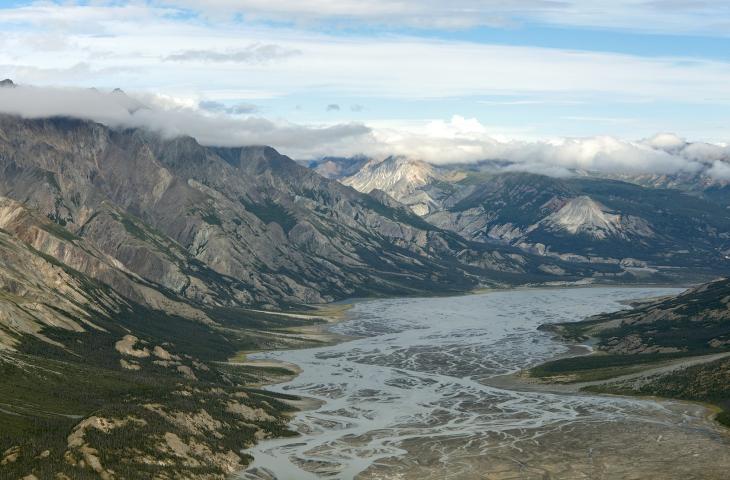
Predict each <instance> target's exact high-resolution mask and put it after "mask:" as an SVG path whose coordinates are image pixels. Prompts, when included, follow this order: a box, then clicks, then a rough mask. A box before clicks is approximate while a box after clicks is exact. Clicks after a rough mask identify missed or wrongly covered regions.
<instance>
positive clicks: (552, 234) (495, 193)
mask: <svg viewBox="0 0 730 480" xmlns="http://www.w3.org/2000/svg"><path fill="white" fill-rule="evenodd" d="M515 167H516V165H514V164H511V163H509V162H494V161H491V162H477V163H475V164H464V165H431V164H425V163H424V162H418V161H415V160H412V159H407V158H404V157H391V158H388V159H386V160H383V161H377V160H371V161H370V162H369V163H367V164H366V165H364V166H363V167H361V169H360V170H359V171H358V172H357V173H355V174H353V175H351V176H349V177H345V178H342V179H341V181H342V182H343V183H345V184H347V185H351V186H353V187H355V188H357V189H358V190H361V191H363V192H367V191H370V190H373V189H378V190H382V191H384V192H385V193H386V194H388V195H390V196H392V197H393V198H394V199H395V200H397V201H400V202H402V203H404V204H406V205H408V206H409V207H410V208H411V210H412V211H413V212H414V213H417V214H419V215H420V216H422V218H423V219H424V220H426V221H428V222H429V223H431V224H433V225H435V226H437V227H439V228H443V229H447V230H452V231H454V232H457V233H459V234H460V235H461V236H463V237H465V238H467V239H470V240H475V241H479V242H485V243H494V242H498V243H502V244H507V245H512V246H515V247H518V248H520V249H521V250H523V251H525V252H530V253H534V254H538V255H544V256H551V257H554V258H561V259H563V260H567V261H571V260H575V261H581V262H584V261H598V262H615V263H619V264H624V265H626V266H629V265H633V266H634V267H639V268H641V269H643V270H644V273H646V274H647V275H649V276H651V272H652V271H658V270H662V269H664V270H667V269H671V268H673V267H683V268H690V269H693V270H694V271H696V272H700V274H701V275H705V278H708V277H712V276H713V275H716V274H724V273H727V272H729V271H730V262H729V261H728V258H729V257H728V254H730V211H729V210H728V209H727V208H726V207H727V206H728V205H730V194H729V193H730V192H728V191H726V190H725V187H724V186H723V182H722V181H717V182H713V183H712V184H711V185H709V184H707V183H706V182H703V180H702V179H701V178H694V180H692V181H694V182H696V184H692V183H691V182H690V179H688V178H684V177H682V178H684V180H683V181H682V182H679V180H678V183H677V184H676V185H675V187H676V188H664V187H665V186H666V185H667V184H668V183H667V182H669V177H668V176H664V177H663V178H664V180H665V181H663V182H660V183H659V184H657V185H656V186H655V185H652V184H651V182H650V181H649V180H648V177H647V176H634V177H631V176H619V175H600V174H596V173H588V172H575V175H574V176H571V177H564V178H557V177H549V176H545V175H539V174H533V173H526V172H516V171H511V169H512V168H515ZM615 177H622V180H617V179H616V178H615ZM624 177H625V178H624ZM676 178H677V179H679V178H680V176H677V177H676ZM407 179H410V180H407ZM632 179H633V180H634V181H631V182H629V181H626V180H632ZM657 181H658V180H657ZM636 272H637V273H638V270H637V271H636ZM701 272H704V273H701ZM685 273H686V272H685Z"/></svg>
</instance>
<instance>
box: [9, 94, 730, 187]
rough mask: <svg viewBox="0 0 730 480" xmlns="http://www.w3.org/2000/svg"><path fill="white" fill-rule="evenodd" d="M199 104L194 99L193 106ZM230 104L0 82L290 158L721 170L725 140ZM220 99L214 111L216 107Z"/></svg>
mask: <svg viewBox="0 0 730 480" xmlns="http://www.w3.org/2000/svg"><path fill="white" fill-rule="evenodd" d="M201 105H202V108H201ZM231 108H234V107H226V106H225V105H223V104H217V103H216V102H211V101H207V102H206V101H203V102H200V101H199V100H196V99H195V98H181V97H175V96H166V95H160V94H144V93H143V94H137V95H130V96H128V95H126V94H124V93H123V92H121V91H116V92H101V91H98V90H95V89H79V88H49V87H30V86H18V87H16V88H0V113H5V114H13V115H20V116H23V117H26V118H42V117H51V116H73V117H78V118H83V119H88V120H93V121H97V122H101V123H104V124H106V125H109V126H111V127H125V128H129V127H132V128H146V129H150V130H152V131H157V132H160V133H161V134H163V135H166V136H177V135H190V136H193V137H195V138H196V139H197V140H198V141H199V142H200V143H202V144H204V145H218V146H239V145H271V146H273V147H275V148H277V149H279V150H281V151H282V152H283V153H285V154H288V155H290V156H292V157H294V158H302V159H303V158H313V157H320V156H325V155H355V154H366V155H369V156H372V157H386V156H389V155H404V156H407V157H411V158H417V159H421V160H425V161H428V162H431V163H436V164H440V163H455V162H473V161H478V160H507V161H509V162H512V165H511V166H510V167H509V168H511V169H514V170H526V171H532V172H538V173H545V174H549V175H566V174H568V173H569V172H570V171H573V170H576V169H577V170H588V171H599V172H610V173H659V174H664V173H678V172H695V173H702V172H704V173H705V174H706V175H709V176H712V177H713V178H718V179H730V164H728V162H729V161H730V147H728V146H726V145H715V144H709V143H697V142H695V143H691V142H685V141H684V140H683V139H681V138H679V137H677V136H676V135H673V134H661V135H657V136H655V137H652V138H649V139H645V140H640V141H635V142H631V141H625V140H621V139H618V138H614V137H609V136H597V137H588V138H558V139H550V140H542V141H527V140H523V139H515V138H512V139H510V138H505V137H499V136H495V135H492V134H491V133H490V128H489V127H487V126H486V125H484V124H482V123H481V122H479V121H478V120H477V119H474V118H465V117H462V116H458V115H456V116H454V117H452V118H451V119H450V120H449V121H443V120H435V121H430V122H410V123H405V124H400V125H399V124H397V123H396V124H391V125H376V126H374V127H369V126H366V125H364V124H361V123H342V124H330V125H317V126H306V125H297V124H294V123H291V122H286V121H272V120H269V119H265V118H261V117H255V116H238V115H237V116H234V117H232V116H230V115H228V114H226V113H225V112H228V111H229V110H230V109H231ZM221 109H223V111H222V112H223V113H221Z"/></svg>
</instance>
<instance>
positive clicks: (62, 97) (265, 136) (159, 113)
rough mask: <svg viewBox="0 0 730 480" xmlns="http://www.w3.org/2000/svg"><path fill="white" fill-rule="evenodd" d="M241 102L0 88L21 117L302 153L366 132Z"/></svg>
mask: <svg viewBox="0 0 730 480" xmlns="http://www.w3.org/2000/svg"><path fill="white" fill-rule="evenodd" d="M211 107H213V108H211ZM245 107H246V106H245V105H244V107H241V106H240V105H236V106H233V107H226V106H224V105H222V104H215V105H213V104H212V103H211V102H209V101H207V102H206V101H203V102H192V101H184V100H180V99H176V98H172V97H166V96H162V95H150V94H140V95H134V96H130V95H127V94H126V93H124V92H122V91H121V90H115V91H113V92H101V91H99V90H96V89H78V88H48V87H32V86H17V87H15V88H7V87H6V88H0V113H5V114H12V115H20V116H21V117H24V118H44V117H54V116H68V117H76V118H82V119H86V120H93V121H95V122H99V123H102V124H104V125H108V126H110V127H114V128H117V127H121V128H145V129H149V130H152V131H155V132H159V133H161V134H163V135H165V136H167V137H175V136H179V135H190V136H192V137H194V138H196V139H197V140H198V141H199V142H200V143H201V144H203V145H216V146H240V145H273V146H276V147H277V148H280V149H282V150H283V151H292V152H296V153H302V152H306V151H316V150H317V149H318V148H325V149H330V148H335V149H336V148H338V146H339V145H340V144H341V143H343V142H346V141H347V140H348V139H351V138H353V137H359V136H362V135H367V134H369V133H370V129H369V128H368V127H366V126H365V125H362V124H356V123H348V124H340V125H333V126H323V127H310V126H303V125H297V124H294V123H290V122H284V121H281V122H274V121H271V120H267V119H265V118H260V117H253V116H243V115H235V114H246V113H249V111H247V109H246V108H245ZM231 114H234V115H231Z"/></svg>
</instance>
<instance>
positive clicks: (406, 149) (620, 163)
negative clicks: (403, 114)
mask: <svg viewBox="0 0 730 480" xmlns="http://www.w3.org/2000/svg"><path fill="white" fill-rule="evenodd" d="M671 139H674V141H673V142H670V140H671ZM353 140H354V141H353V142H352V144H350V145H348V148H349V150H348V151H347V152H343V151H340V152H330V153H332V154H335V153H339V154H355V153H363V152H364V153H367V154H370V155H372V156H375V157H380V158H382V157H385V156H388V155H402V156H406V157H409V158H416V159H420V160H425V161H427V162H430V163H435V164H447V163H461V162H474V161H479V160H506V161H508V162H511V165H510V166H509V167H507V168H508V169H512V170H521V171H531V172H535V173H543V174H548V175H556V176H561V175H568V174H570V173H571V172H575V171H593V172H604V173H613V174H619V173H625V174H640V173H651V174H672V173H679V172H687V173H700V174H701V173H703V172H704V173H705V174H706V175H710V176H716V177H718V178H719V177H720V176H724V175H726V170H725V167H727V166H728V165H730V164H728V163H727V162H730V148H728V147H727V146H721V145H715V144H709V143H701V142H697V143H685V142H684V141H683V140H681V139H679V138H678V137H676V136H675V135H671V134H663V135H661V136H657V137H654V138H651V139H647V140H639V141H626V140H622V139H618V138H615V137H610V136H596V137H586V138H556V139H549V140H533V141H527V140H521V139H514V138H513V139H507V138H496V137H495V136H493V135H490V133H489V128H488V127H486V126H485V125H483V124H481V123H480V122H479V121H478V120H476V119H473V118H472V119H468V118H464V117H461V116H454V117H453V118H452V119H451V120H450V121H442V120H437V121H431V122H427V123H424V124H421V125H413V124H410V125H404V126H401V127H397V126H390V127H379V128H373V131H372V135H370V136H365V137H360V138H357V139H353ZM679 141H681V142H682V146H681V147H678V146H677V145H678V144H679ZM362 142H366V143H362ZM670 147H671V148H670ZM728 169H730V167H728ZM728 171H730V170H728ZM723 178H724V177H723Z"/></svg>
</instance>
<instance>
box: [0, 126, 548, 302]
mask: <svg viewBox="0 0 730 480" xmlns="http://www.w3.org/2000/svg"><path fill="white" fill-rule="evenodd" d="M0 172H1V173H2V174H1V175H0V195H2V196H5V197H8V198H11V199H14V200H16V201H18V202H21V203H22V204H23V205H25V206H27V207H29V208H32V209H34V210H36V211H38V212H39V213H40V214H41V215H45V216H47V217H48V218H49V219H51V220H52V221H53V222H55V223H56V224H57V225H58V227H59V228H61V229H63V230H64V231H66V232H68V235H71V236H75V237H79V238H80V239H83V240H84V241H85V242H86V243H88V244H89V245H93V247H94V249H96V250H97V251H98V253H99V254H103V255H106V256H107V257H108V258H111V259H114V260H116V261H117V262H118V263H119V266H120V268H122V267H123V269H126V270H127V271H129V272H132V273H134V274H136V275H137V276H139V277H140V278H141V279H143V280H144V281H145V282H148V283H150V284H152V285H153V286H154V288H158V289H161V290H164V291H166V292H168V293H169V294H170V295H172V296H177V297H180V298H182V299H185V300H186V301H189V302H192V303H196V304H201V305H206V306H235V305H250V304H259V305H282V304H293V303H319V302H327V301H331V300H333V299H335V298H342V297H346V296H353V295H370V294H377V293H385V292H387V293H389V294H408V293H417V292H424V291H434V290H435V291H439V292H443V291H449V290H453V291H458V290H464V289H469V288H473V287H474V286H476V285H478V284H480V282H487V283H488V282H489V281H498V282H499V281H503V280H504V279H503V278H502V276H501V274H502V273H539V272H540V270H539V267H540V265H541V264H542V263H545V261H544V260H535V259H533V258H530V257H529V256H527V255H524V254H519V253H517V252H516V251H511V250H509V249H504V248H501V247H494V246H492V247H487V246H484V245H483V244H478V243H475V242H469V241H467V240H464V239H462V238H461V237H460V236H458V235H455V234H453V233H451V232H448V231H445V230H442V229H440V228H437V227H434V226H433V225H431V224H429V223H427V222H424V221H423V220H422V219H421V218H419V217H418V216H416V215H414V214H413V213H411V212H409V211H408V210H407V209H405V208H403V207H402V206H401V205H399V204H398V203H397V202H392V201H391V200H389V199H385V198H384V197H378V196H377V195H374V196H371V195H364V194H361V193H358V192H357V191H355V190H353V189H351V188H348V187H346V186H343V185H341V184H340V183H338V182H336V181H331V180H327V179H325V178H323V177H321V176H319V175H317V174H316V173H314V172H312V171H310V170H308V169H306V168H304V167H301V166H299V165H298V164H296V163H295V162H293V161H291V160H290V159H288V158H287V157H285V156H282V155H280V154H278V153H277V152H276V151H274V150H273V149H270V148H266V147H246V148H209V147H203V146H201V145H199V144H198V143H197V142H196V141H195V140H193V139H192V138H186V137H179V138H172V139H166V138H162V137H160V136H159V135H156V134H152V133H150V132H144V131H139V130H112V129H109V128H107V127H104V126H102V125H100V124H95V123H92V122H87V121H81V120H74V119H61V118H56V119H45V120H20V119H18V118H14V117H7V116H6V117H2V118H0ZM86 273H89V272H86ZM92 276H95V277H96V276H97V275H96V274H95V273H92ZM102 280H104V281H106V280H105V279H102ZM110 285H111V286H112V287H114V288H122V287H121V284H119V283H118V282H117V283H115V282H113V283H111V284H110ZM125 291H126V290H125ZM135 300H139V299H137V298H135Z"/></svg>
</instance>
